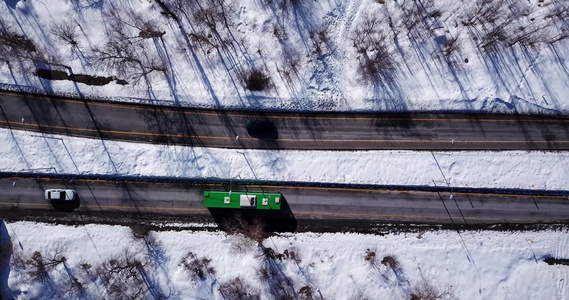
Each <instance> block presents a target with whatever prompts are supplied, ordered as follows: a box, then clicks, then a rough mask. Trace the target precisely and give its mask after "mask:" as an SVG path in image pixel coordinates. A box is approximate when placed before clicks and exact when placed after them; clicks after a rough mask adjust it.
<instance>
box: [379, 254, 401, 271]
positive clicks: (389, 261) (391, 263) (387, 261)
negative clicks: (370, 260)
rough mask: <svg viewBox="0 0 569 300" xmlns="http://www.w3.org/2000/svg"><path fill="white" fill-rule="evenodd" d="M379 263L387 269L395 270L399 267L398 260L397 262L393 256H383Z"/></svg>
mask: <svg viewBox="0 0 569 300" xmlns="http://www.w3.org/2000/svg"><path fill="white" fill-rule="evenodd" d="M381 263H382V264H383V265H385V266H388V267H390V268H392V269H394V270H397V269H399V268H400V267H401V264H400V263H399V260H397V258H396V257H395V256H394V255H388V256H385V257H384V258H383V259H382V260H381Z"/></svg>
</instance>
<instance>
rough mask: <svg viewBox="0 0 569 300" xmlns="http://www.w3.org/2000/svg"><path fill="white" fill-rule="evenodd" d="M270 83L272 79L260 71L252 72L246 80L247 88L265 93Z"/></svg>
mask: <svg viewBox="0 0 569 300" xmlns="http://www.w3.org/2000/svg"><path fill="white" fill-rule="evenodd" d="M270 83H271V79H270V78H269V77H268V76H267V75H265V73H263V72H262V71H259V70H252V71H251V72H249V74H247V75H246V79H245V86H246V87H247V89H248V90H250V91H263V90H265V89H267V88H268V87H269V85H270Z"/></svg>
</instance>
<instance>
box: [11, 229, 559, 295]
mask: <svg viewBox="0 0 569 300" xmlns="http://www.w3.org/2000/svg"><path fill="white" fill-rule="evenodd" d="M133 232H136V231H133V230H131V229H130V228H129V227H121V226H106V225H84V226H76V227H72V226H62V225H46V224H38V223H32V222H14V223H4V224H2V238H3V239H4V242H6V239H7V237H8V236H9V237H10V239H11V242H12V243H13V245H14V250H13V253H12V255H11V262H12V263H11V265H10V269H9V272H10V274H9V275H10V276H9V277H8V278H6V277H5V275H6V274H4V276H2V280H3V281H4V280H7V283H8V286H9V291H7V290H5V291H3V297H5V298H3V299H9V298H8V296H9V295H13V296H17V298H18V299H80V298H81V299H101V298H105V299H119V296H121V295H122V296H124V298H125V299H131V298H130V297H131V296H132V295H133V294H135V293H136V292H138V291H139V290H141V291H142V292H143V293H144V295H145V296H146V298H149V299H164V298H168V299H283V298H281V297H282V296H289V297H290V298H291V299H410V295H411V294H416V295H418V294H419V293H420V292H421V291H423V295H424V294H425V291H426V290H428V289H427V287H431V288H432V289H433V290H435V291H437V293H438V294H437V295H441V294H443V297H441V298H439V299H560V300H561V299H567V297H569V286H568V284H567V278H568V276H569V267H567V266H563V265H548V264H546V263H545V262H543V259H545V258H548V257H565V258H566V257H569V234H568V232H567V230H566V229H564V230H559V229H557V230H556V229H549V230H541V231H527V232H518V231H516V232H490V231H475V232H461V233H457V232H456V231H425V232H414V233H412V232H408V233H399V234H386V235H382V236H379V235H364V234H334V233H325V234H314V233H302V234H288V233H283V234H278V235H276V236H272V237H269V238H267V239H265V240H264V241H263V242H262V246H260V245H257V243H256V242H253V241H251V240H249V241H248V240H246V239H244V238H240V237H239V236H233V235H226V234H225V233H222V232H187V231H185V232H170V231H160V232H153V231H150V232H149V233H148V235H147V236H146V237H144V236H143V237H138V238H136V237H134V236H133ZM269 248H270V249H272V250H267V249H269ZM36 251H39V252H40V253H41V259H38V257H37V256H36V260H35V265H36V266H37V265H38V263H37V262H38V261H43V262H45V263H46V264H48V263H49V262H53V261H61V257H65V262H61V263H57V262H56V263H55V265H54V266H53V267H48V268H47V270H46V271H45V272H43V273H42V272H38V268H37V267H35V266H34V260H32V258H33V255H34V252H36ZM279 254H280V255H282V256H280V255H279ZM387 256H391V257H393V258H394V259H395V261H397V263H398V265H396V266H394V267H389V266H387V265H384V264H382V261H383V260H384V258H385V257H387ZM279 257H280V258H279ZM366 258H367V260H366ZM127 259H128V261H127ZM29 260H30V261H29ZM113 260H114V264H113V263H111V261H113ZM26 261H29V262H26ZM392 261H393V260H392ZM137 262H140V264H138V265H137V264H136V263H137ZM112 266H115V267H116V268H115V269H113V268H112ZM128 266H130V267H128ZM133 266H134V267H133ZM118 267H125V269H127V270H130V269H132V270H134V271H133V273H128V272H127V271H119V270H118ZM105 268H106V269H105ZM113 270H114V271H115V272H116V273H112V271H113ZM120 272H124V273H120ZM38 273H41V274H44V275H45V276H44V278H45V280H44V281H41V280H40V279H38V278H41V277H38V276H39V275H38ZM105 274H106V275H105ZM127 274H130V275H131V276H127ZM104 276H109V280H108V282H105V281H104V280H103V278H105V277H104ZM236 279H238V280H239V282H237V281H236ZM113 284H114V285H115V287H116V289H114V290H113V289H111V288H110V287H111V286H112V285H113ZM221 291H223V292H224V294H223V295H222V293H221ZM237 293H246V294H247V295H249V296H246V294H242V297H241V298H237V297H235V295H236V294H237ZM231 295H233V298H232V297H231ZM308 295H310V296H311V297H308ZM285 299H287V298H285ZM423 299H427V298H423ZM433 299H434V298H433Z"/></svg>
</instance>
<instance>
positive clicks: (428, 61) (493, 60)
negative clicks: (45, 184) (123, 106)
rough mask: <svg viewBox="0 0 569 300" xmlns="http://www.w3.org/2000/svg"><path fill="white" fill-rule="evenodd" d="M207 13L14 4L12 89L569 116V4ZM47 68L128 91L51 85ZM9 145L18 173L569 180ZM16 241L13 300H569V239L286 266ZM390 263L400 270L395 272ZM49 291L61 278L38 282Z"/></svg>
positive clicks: (272, 6)
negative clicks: (424, 292) (427, 295)
mask: <svg viewBox="0 0 569 300" xmlns="http://www.w3.org/2000/svg"><path fill="white" fill-rule="evenodd" d="M198 2H199V3H200V5H197V4H196V3H197V2H196V1H185V0H180V1H176V0H173V1H168V6H169V9H170V12H171V13H172V14H169V13H168V12H166V13H164V9H163V8H162V7H161V6H160V5H159V4H158V2H157V1H149V0H130V1H126V0H123V1H97V0H77V1H68V0H50V1H39V0H27V1H19V0H6V1H3V2H2V3H1V4H0V21H1V22H0V39H2V40H1V42H0V85H1V86H2V87H3V88H7V89H15V90H27V91H41V92H47V93H59V94H68V95H69V94H71V95H75V96H85V97H101V98H107V99H115V100H119V101H152V102H154V103H160V104H169V105H183V106H193V107H216V108H242V109H243V108H251V109H285V110H326V111H329V110H334V111H425V110H428V111H433V110H442V111H484V112H508V113H555V114H564V115H566V114H567V113H568V112H569V98H567V95H568V94H569V85H567V84H566V83H567V82H568V81H569V69H568V67H567V63H566V60H567V56H568V51H567V49H569V38H567V37H569V25H568V23H567V21H566V20H567V19H569V8H568V2H567V1H560V0H543V1H542V0H529V1H453V0H441V1H429V0H424V1H411V0H406V1H403V0H399V1H372V0H358V1H356V0H353V1H333V0H330V1H292V0H290V1H272V0H245V1H235V0H231V1H218V0H215V1H198ZM382 2H386V3H385V4H382ZM190 7H191V8H192V9H190ZM174 15H175V16H176V17H175V18H174ZM176 18H177V19H178V20H176ZM180 26H181V27H180ZM163 32H164V34H162V33H163ZM32 46H33V48H35V50H31V49H32V48H31V47H32ZM41 69H49V70H52V71H61V73H57V74H59V76H63V77H67V76H69V75H70V74H76V75H78V74H86V75H92V76H105V77H108V80H109V81H110V83H108V84H106V85H102V86H96V85H87V84H84V83H76V84H75V83H73V82H71V81H67V80H47V79H41V78H39V77H37V76H36V75H35V73H37V72H38V70H41ZM253 71H259V72H261V74H263V75H264V76H265V77H264V78H267V79H268V81H267V86H266V87H265V88H264V89H263V90H261V91H251V90H250V89H248V88H247V87H246V86H247V83H248V79H249V75H251V74H252V72H253ZM53 74H56V73H53ZM261 77H263V76H261ZM119 79H120V80H125V81H127V82H128V84H126V85H122V84H119V83H121V81H120V80H119ZM0 141H2V143H0V171H23V170H36V171H38V172H46V170H45V169H43V168H48V169H49V170H48V171H47V172H58V173H80V174H93V173H98V174H123V175H150V176H151V175H156V176H180V177H202V178H211V177H220V178H234V177H238V176H240V177H241V178H251V179H252V178H257V179H266V180H287V181H294V180H298V181H321V182H343V183H375V184H409V185H433V184H437V185H439V184H440V185H444V184H446V182H448V183H449V184H450V185H452V186H471V187H496V188H527V189H532V188H535V189H555V190H563V189H567V187H566V182H568V181H569V180H568V179H569V178H568V177H569V170H568V168H569V167H568V166H569V164H568V163H567V162H568V161H567V160H568V158H569V157H568V155H569V154H568V153H567V152H537V151H536V152H522V151H510V152H433V153H431V152H413V151H362V152H349V153H348V152H333V151H331V152H311V151H286V152H284V151H258V150H240V151H239V152H237V151H235V150H225V149H204V148H186V147H173V146H169V147H165V146H155V145H144V144H131V143H123V142H113V141H100V140H92V139H81V138H70V137H66V136H57V135H45V136H44V135H40V134H37V133H31V132H22V131H17V130H13V131H10V130H6V129H1V130H0ZM354 170H358V171H359V172H354ZM1 232H2V250H3V251H2V253H3V254H5V253H6V251H5V250H7V249H8V248H6V247H5V245H6V239H7V237H8V236H9V237H10V239H11V242H12V243H13V246H14V247H13V253H12V255H11V258H10V263H9V265H8V264H6V260H2V264H1V265H2V271H3V273H2V275H1V276H0V279H1V282H0V286H1V287H2V288H4V289H3V290H2V297H3V299H10V298H11V296H16V297H17V298H18V299H76V298H77V299H78V298H83V299H100V298H101V297H104V298H106V299H118V295H117V294H116V293H120V291H122V292H124V293H127V294H128V295H127V296H126V298H131V296H132V294H130V293H135V292H137V291H138V289H137V287H140V288H142V290H143V292H144V295H145V297H146V298H154V299H158V298H160V296H164V297H169V298H170V299H211V298H215V299H223V298H224V295H225V297H228V295H229V294H230V293H232V291H231V288H235V287H239V286H241V287H242V288H241V289H240V290H244V291H247V292H248V293H249V294H251V295H253V296H258V298H260V299H271V298H279V297H277V296H279V295H294V298H303V297H304V298H306V299H310V297H308V296H309V295H311V296H312V299H320V298H324V299H405V298H407V299H408V298H409V297H410V294H411V293H418V289H419V290H420V288H421V287H429V286H430V287H433V288H434V289H435V290H437V291H438V292H440V293H444V292H447V293H446V294H445V296H447V298H453V297H456V298H458V299H520V298H521V299H524V298H527V299H566V298H567V297H569V296H568V295H569V287H568V285H567V275H568V269H567V266H559V265H555V266H549V265H547V264H545V263H544V262H542V260H543V259H544V258H546V257H550V256H551V257H557V258H569V253H567V252H568V251H569V250H568V249H569V247H568V236H569V235H568V234H567V233H568V232H567V229H563V230H542V231H528V232H495V231H492V232H490V231H473V232H470V231H468V232H461V233H458V232H454V231H428V232H425V233H400V234H388V235H384V236H375V235H361V234H311V233H303V234H278V235H276V236H273V237H270V238H268V239H266V240H264V241H263V247H265V248H271V249H273V250H274V252H275V253H276V254H283V255H284V256H283V257H282V258H283V259H282V260H279V259H278V258H270V256H266V255H263V250H262V249H263V247H259V246H258V245H256V243H252V242H249V243H248V242H244V240H243V239H242V238H239V237H236V236H228V235H226V234H225V233H223V232H189V231H187V232H167V231H165V232H151V233H150V234H149V235H148V236H147V237H145V238H134V237H132V230H131V229H129V228H127V227H118V226H105V225H85V226H78V227H69V226H58V225H46V224H38V223H28V222H15V223H6V224H5V226H4V225H3V226H2V231H1ZM35 251H39V252H40V253H41V254H42V257H41V258H40V257H38V256H37V255H36V256H35V259H34V256H33V254H34V252H35ZM285 251H286V252H285ZM190 252H191V253H193V254H194V255H195V258H196V259H194V260H192V259H186V260H185V262H186V265H188V266H185V264H184V263H183V262H182V259H183V258H187V257H190V256H191V255H190V256H189V253H190ZM293 252H294V253H295V254H294V255H292V254H291V253H293ZM372 252H373V253H375V257H374V256H373V255H372V254H371V253H372ZM265 253H268V254H270V253H271V252H270V251H268V250H267V251H265ZM286 253H288V254H286ZM54 255H55V256H54ZM389 255H391V256H393V257H395V258H396V260H397V261H398V262H399V264H400V266H398V267H394V268H390V267H388V266H386V265H383V264H381V261H382V260H383V259H384V257H386V256H389ZM60 256H65V258H66V260H65V262H64V263H56V264H54V266H53V268H48V269H49V270H48V271H47V273H45V272H43V273H42V272H39V273H38V272H35V275H34V272H33V271H34V270H36V271H37V268H36V267H37V266H38V262H49V260H50V259H55V260H57V259H59V258H60ZM366 257H367V258H368V260H366V259H365V258H366ZM111 258H115V260H114V263H113V262H112V261H113V260H111ZM203 258H205V259H206V260H203ZM207 259H210V260H211V261H209V262H207V263H206V261H207ZM126 260H129V261H130V262H131V263H134V264H132V265H131V266H134V269H132V268H126V269H125V270H127V271H128V270H134V271H133V272H132V273H128V274H132V276H128V274H127V273H120V272H122V271H118V270H115V271H116V272H118V273H116V274H118V275H117V276H114V277H113V276H111V277H109V281H108V282H107V283H105V281H104V278H105V277H106V276H107V275H108V274H112V272H110V271H109V269H112V267H113V266H123V263H124V262H125V261H126ZM26 261H30V263H26ZM137 261H140V262H141V264H137V263H136V262H137ZM34 263H35V265H36V267H34V266H33V265H34ZM86 264H89V265H90V267H88V266H87V265H86ZM204 264H206V265H207V266H209V267H211V268H212V270H208V269H207V267H205V266H204ZM190 265H191V266H190ZM6 266H9V268H8V269H7V268H6ZM104 266H106V267H107V271H97V270H101V269H102V268H103V267H104ZM196 270H197V271H196ZM6 272H9V273H6ZM200 272H202V273H203V274H201V273H200ZM38 274H39V275H42V274H44V275H45V274H47V275H48V276H47V277H44V279H46V280H45V281H43V282H40V280H37V278H36V280H30V278H31V277H33V276H37V275H38ZM105 274H106V275H105ZM196 274H201V275H202V276H201V278H200V277H198V276H197V275H196ZM118 278H122V280H124V281H123V282H122V283H121V281H117V280H118ZM236 278H239V280H240V282H241V284H239V283H238V282H237V281H235V280H234V279H236ZM75 279H76V280H75ZM113 282H114V283H115V284H116V285H115V287H116V288H114V289H113V288H112V287H111V285H112V283H113ZM6 287H8V288H9V290H7V289H5V288H6ZM126 287H128V288H126ZM220 290H223V291H224V293H225V294H224V295H222V294H221V291H220ZM238 290H239V289H238ZM113 291H114V292H113ZM233 292H235V291H233ZM253 298H255V297H253Z"/></svg>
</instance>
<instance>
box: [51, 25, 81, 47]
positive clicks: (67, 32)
mask: <svg viewBox="0 0 569 300" xmlns="http://www.w3.org/2000/svg"><path fill="white" fill-rule="evenodd" d="M77 26H78V24H77V22H75V21H73V20H70V19H67V20H64V21H62V22H59V23H53V24H52V25H51V28H50V32H51V33H52V34H53V35H55V36H56V37H57V38H58V39H59V40H60V41H62V42H64V43H66V44H68V45H70V46H71V47H79V34H78V33H77Z"/></svg>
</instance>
